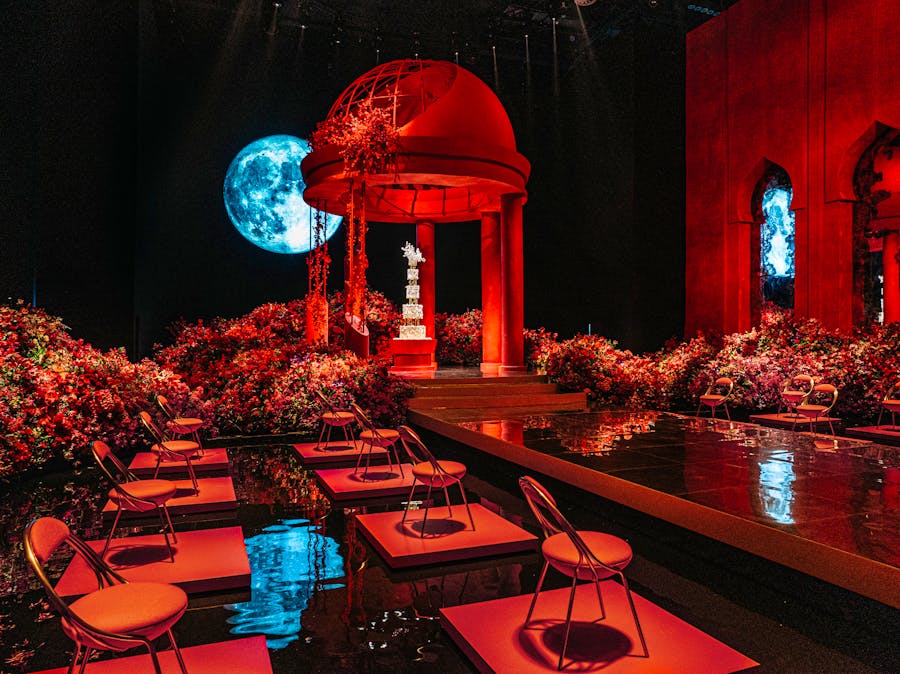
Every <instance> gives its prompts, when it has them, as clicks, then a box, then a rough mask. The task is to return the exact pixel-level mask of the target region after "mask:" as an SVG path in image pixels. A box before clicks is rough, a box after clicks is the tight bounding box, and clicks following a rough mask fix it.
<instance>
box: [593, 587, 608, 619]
mask: <svg viewBox="0 0 900 674" xmlns="http://www.w3.org/2000/svg"><path fill="white" fill-rule="evenodd" d="M594 588H596V590H597V603H599V604H600V620H606V606H605V605H604V604H603V593H602V592H601V591H600V579H599V578H596V579H595V580H594Z"/></svg>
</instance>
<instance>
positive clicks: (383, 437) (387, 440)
mask: <svg viewBox="0 0 900 674" xmlns="http://www.w3.org/2000/svg"><path fill="white" fill-rule="evenodd" d="M350 410H351V411H352V412H353V415H354V416H355V417H356V423H358V424H359V426H360V428H362V431H360V433H359V440H360V442H362V443H363V448H362V451H361V452H360V453H359V457H357V459H356V470H355V471H354V473H355V474H358V473H359V466H360V463H362V458H363V455H365V457H366V468H365V470H364V471H363V479H365V478H366V476H367V475H368V473H369V463H370V462H371V460H372V450H373V449H374V448H375V447H381V448H383V449H386V450H387V457H388V470H390V468H391V466H392V465H393V464H392V463H391V451H392V450H393V452H394V458H395V459H396V461H397V468H399V469H400V476H401V477H406V475H405V474H404V472H403V464H401V463H400V455H399V454H398V453H397V441H398V440H399V439H400V433H399V432H398V431H395V430H394V429H392V428H375V424H373V423H372V422H371V421H370V420H369V417H368V416H367V415H366V413H365V412H363V409H362V408H361V407H360V406H359V405H357V404H356V403H353V404H352V405H350ZM366 448H368V451H366Z"/></svg>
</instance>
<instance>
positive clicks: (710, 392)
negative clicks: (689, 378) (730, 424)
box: [694, 377, 734, 421]
mask: <svg viewBox="0 0 900 674" xmlns="http://www.w3.org/2000/svg"><path fill="white" fill-rule="evenodd" d="M732 391H734V381H733V380H732V379H731V377H719V378H718V379H716V380H715V381H714V382H713V383H712V384H710V385H709V386H708V387H707V389H706V393H704V394H703V395H701V396H700V403H699V404H698V405H697V413H696V414H695V415H694V416H698V417H699V416H700V409H701V408H702V407H703V406H704V405H706V406H707V407H709V408H710V416H711V417H712V418H713V419H715V418H716V408H717V407H718V406H719V405H721V406H722V407H724V408H725V416H726V417H728V421H731V414H729V413H728V399H729V398H731V393H732Z"/></svg>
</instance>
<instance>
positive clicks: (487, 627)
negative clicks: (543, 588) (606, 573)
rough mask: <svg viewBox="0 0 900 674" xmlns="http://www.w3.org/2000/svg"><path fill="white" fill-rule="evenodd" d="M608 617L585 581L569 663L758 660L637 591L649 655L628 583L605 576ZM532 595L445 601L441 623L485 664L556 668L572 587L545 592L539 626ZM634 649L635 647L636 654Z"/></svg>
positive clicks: (664, 669) (612, 667)
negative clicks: (525, 626)
mask: <svg viewBox="0 0 900 674" xmlns="http://www.w3.org/2000/svg"><path fill="white" fill-rule="evenodd" d="M602 588H603V590H602V594H603V602H604V605H605V607H606V615H607V617H606V619H605V620H600V621H597V622H591V621H594V620H597V618H598V617H599V615H600V612H599V606H598V603H597V593H596V592H595V591H594V588H593V587H592V585H591V584H590V583H585V584H582V585H579V586H578V589H577V590H576V595H575V605H574V610H573V612H572V619H573V624H572V631H571V633H570V636H569V646H568V649H567V650H566V659H565V661H564V663H563V668H564V669H563V671H575V672H603V673H604V674H618V673H620V672H640V673H641V674H643V673H645V672H653V674H664V673H670V672H671V673H674V672H684V673H685V674H696V673H697V672H703V673H704V674H718V673H720V672H721V673H725V672H737V671H741V670H745V669H747V668H750V667H754V666H756V665H758V664H759V663H757V662H755V661H753V660H751V659H750V658H748V657H746V656H744V655H742V654H741V653H738V652H737V651H735V650H734V649H732V648H729V647H728V646H726V645H725V644H723V643H722V642H720V641H717V640H716V639H713V638H712V637H711V636H709V635H708V634H706V633H704V632H701V631H700V630H698V629H697V628H695V627H692V626H691V625H689V624H688V623H686V622H684V621H683V620H681V619H679V618H676V617H675V616H673V615H672V614H671V613H668V612H667V611H664V610H662V609H661V608H659V607H658V606H656V605H655V604H652V603H650V602H649V601H647V600H646V599H644V598H643V597H640V596H638V595H637V594H634V592H632V596H633V597H634V602H635V607H636V609H637V612H638V617H639V618H640V620H641V626H642V627H643V630H644V636H645V637H646V639H647V648H648V649H649V651H650V657H649V658H645V657H640V656H641V654H642V650H641V642H640V640H639V639H638V636H637V631H636V630H635V627H634V620H633V619H632V617H631V611H630V609H629V608H628V600H627V598H626V595H625V591H624V589H623V588H622V586H621V585H619V584H618V583H616V582H615V581H612V580H607V581H603V583H602ZM531 597H532V595H530V594H528V595H520V596H518V597H508V598H506V599H494V600H492V601H485V602H479V603H477V604H467V605H464V606H454V607H451V608H443V609H441V625H442V626H443V628H444V629H445V630H446V631H447V633H448V634H449V635H450V636H451V637H452V638H453V641H455V642H456V644H457V645H458V646H459V647H460V648H461V649H462V650H463V652H464V653H465V654H466V656H467V657H469V659H470V660H472V662H473V663H474V664H475V666H476V667H477V668H478V670H479V671H481V672H498V673H499V672H556V671H557V669H556V664H557V662H558V660H559V654H560V652H561V650H562V644H563V636H564V634H565V628H564V624H565V616H566V606H567V604H568V601H569V588H568V587H565V588H561V589H558V590H549V591H547V592H542V593H541V595H540V597H539V598H538V602H537V607H536V608H535V610H534V615H533V616H532V626H533V627H535V628H536V629H528V630H525V629H523V628H522V624H523V622H524V620H525V616H526V614H527V613H528V606H529V604H530V603H531ZM632 654H634V655H632Z"/></svg>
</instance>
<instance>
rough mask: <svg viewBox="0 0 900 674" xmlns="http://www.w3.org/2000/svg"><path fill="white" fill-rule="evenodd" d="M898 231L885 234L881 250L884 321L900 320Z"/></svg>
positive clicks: (899, 234) (899, 233) (899, 235)
mask: <svg viewBox="0 0 900 674" xmlns="http://www.w3.org/2000/svg"><path fill="white" fill-rule="evenodd" d="M898 255H900V232H898V231H896V230H895V231H892V232H888V233H887V234H885V237H884V248H883V249H882V252H881V260H882V265H883V266H884V286H883V291H882V292H883V293H884V295H883V297H884V322H885V323H893V322H894V321H900V260H898Z"/></svg>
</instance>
